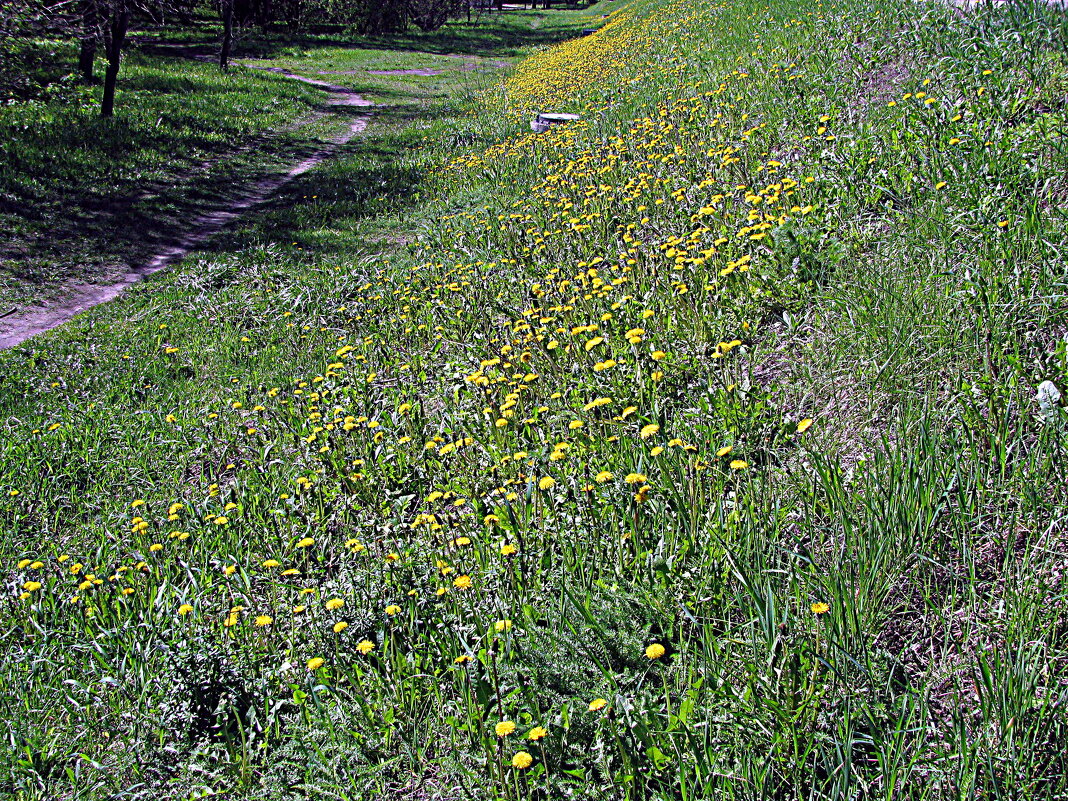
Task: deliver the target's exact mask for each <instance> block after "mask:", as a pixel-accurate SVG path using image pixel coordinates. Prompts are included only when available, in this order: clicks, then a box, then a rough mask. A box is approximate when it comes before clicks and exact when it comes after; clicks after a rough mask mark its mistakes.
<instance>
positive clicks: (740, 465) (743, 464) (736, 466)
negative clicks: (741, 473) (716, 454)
mask: <svg viewBox="0 0 1068 801" xmlns="http://www.w3.org/2000/svg"><path fill="white" fill-rule="evenodd" d="M747 467H749V462H747V461H746V460H745V459H735V460H734V461H732V462H731V470H745V468H747Z"/></svg>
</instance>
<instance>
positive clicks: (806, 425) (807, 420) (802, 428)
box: [797, 417, 812, 434]
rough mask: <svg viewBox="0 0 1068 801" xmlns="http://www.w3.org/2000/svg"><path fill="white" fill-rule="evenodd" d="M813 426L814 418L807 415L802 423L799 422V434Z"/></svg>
mask: <svg viewBox="0 0 1068 801" xmlns="http://www.w3.org/2000/svg"><path fill="white" fill-rule="evenodd" d="M811 427H812V418H811V417H806V418H805V419H804V420H802V421H801V422H800V423H798V424H797V433H798V434H804V433H805V432H806V431H808V430H809V428H811Z"/></svg>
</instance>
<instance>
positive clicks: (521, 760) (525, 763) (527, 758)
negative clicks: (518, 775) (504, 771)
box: [512, 751, 534, 770]
mask: <svg viewBox="0 0 1068 801" xmlns="http://www.w3.org/2000/svg"><path fill="white" fill-rule="evenodd" d="M533 762H534V757H532V756H531V755H530V754H528V753H527V752H526V751H518V752H517V753H516V755H515V756H513V757H512V767H513V768H517V769H518V770H525V769H526V768H529V767H530V766H531V764H532V763H533Z"/></svg>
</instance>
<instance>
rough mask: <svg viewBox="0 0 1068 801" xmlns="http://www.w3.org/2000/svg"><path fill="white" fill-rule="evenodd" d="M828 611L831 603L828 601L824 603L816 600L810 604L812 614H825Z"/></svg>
mask: <svg viewBox="0 0 1068 801" xmlns="http://www.w3.org/2000/svg"><path fill="white" fill-rule="evenodd" d="M830 611H831V605H830V604H828V603H824V602H823V601H817V602H816V603H814V604H812V614H814V615H825V614H827V613H828V612H830Z"/></svg>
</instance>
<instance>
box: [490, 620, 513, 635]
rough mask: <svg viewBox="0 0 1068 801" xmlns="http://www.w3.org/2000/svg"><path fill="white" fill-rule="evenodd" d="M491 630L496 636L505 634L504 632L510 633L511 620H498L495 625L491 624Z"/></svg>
mask: <svg viewBox="0 0 1068 801" xmlns="http://www.w3.org/2000/svg"><path fill="white" fill-rule="evenodd" d="M493 630H494V631H496V632H497V633H498V634H500V633H502V632H505V631H511V630H512V621H511V620H498V621H497V622H496V623H494V624H493Z"/></svg>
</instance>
